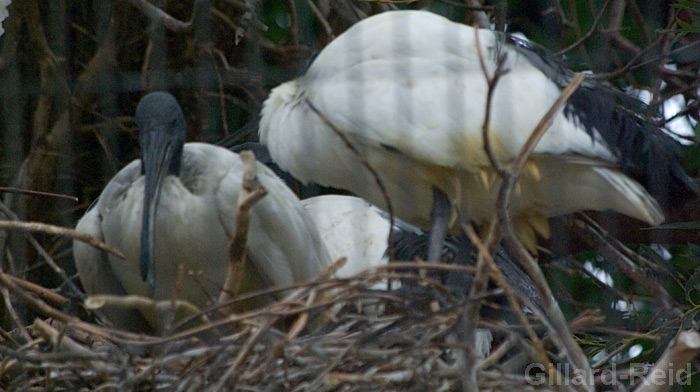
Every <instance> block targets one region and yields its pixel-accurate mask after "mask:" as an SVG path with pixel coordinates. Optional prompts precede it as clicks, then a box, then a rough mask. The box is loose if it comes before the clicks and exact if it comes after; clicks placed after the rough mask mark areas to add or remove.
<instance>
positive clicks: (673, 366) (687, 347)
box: [635, 331, 700, 392]
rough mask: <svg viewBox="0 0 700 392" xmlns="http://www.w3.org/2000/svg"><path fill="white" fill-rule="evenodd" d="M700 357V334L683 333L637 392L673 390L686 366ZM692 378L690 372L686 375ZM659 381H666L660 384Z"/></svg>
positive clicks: (693, 332)
mask: <svg viewBox="0 0 700 392" xmlns="http://www.w3.org/2000/svg"><path fill="white" fill-rule="evenodd" d="M697 355H700V334H699V333H698V332H695V331H683V332H681V333H679V334H678V336H676V339H675V340H674V341H673V342H672V343H671V344H670V345H669V346H668V347H667V348H666V351H664V353H663V355H662V356H661V358H659V360H658V361H656V365H654V367H653V368H652V369H651V371H650V372H649V373H648V374H647V376H646V377H645V378H644V382H643V383H642V385H640V386H639V388H637V389H636V390H635V392H663V391H667V390H669V389H670V388H671V386H672V385H673V384H674V383H677V382H679V381H680V380H678V379H677V377H679V376H680V375H681V371H682V370H685V369H683V368H684V367H685V366H687V365H689V362H690V361H692V360H693V359H694V358H695V357H696V356H697ZM685 375H686V376H688V377H689V376H690V372H687V373H685ZM659 379H661V380H664V381H666V382H665V383H660V382H659Z"/></svg>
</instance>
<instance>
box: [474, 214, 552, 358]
mask: <svg viewBox="0 0 700 392" xmlns="http://www.w3.org/2000/svg"><path fill="white" fill-rule="evenodd" d="M464 229H465V232H466V233H467V236H469V239H470V240H471V241H472V243H473V244H474V246H476V248H477V249H478V250H479V255H482V254H483V255H484V258H485V259H486V260H487V261H488V265H489V268H490V272H491V278H492V279H493V280H494V281H495V282H496V284H497V285H498V286H499V287H501V288H502V289H503V291H504V292H505V293H506V298H507V299H508V304H509V305H510V308H511V309H512V310H513V312H515V314H516V315H517V316H518V321H519V322H520V325H521V326H522V327H523V329H524V330H525V332H526V333H527V335H528V337H529V338H530V340H531V341H532V344H533V345H534V346H535V350H536V352H537V354H538V357H539V358H538V359H539V360H540V361H541V362H542V363H549V358H548V357H547V352H546V351H545V349H544V346H543V345H542V341H541V340H540V338H539V337H538V336H537V333H535V330H534V329H533V328H532V325H530V322H529V321H528V319H527V317H526V316H525V313H523V310H522V308H521V307H520V304H519V303H518V300H517V294H516V293H515V290H513V287H512V286H511V285H510V284H509V283H508V282H507V281H506V280H505V278H504V277H503V273H502V272H501V270H500V269H499V268H498V266H497V265H496V263H495V262H494V260H493V257H491V253H490V252H489V251H488V249H487V248H486V247H485V246H484V244H483V243H482V242H481V239H480V238H479V236H478V235H476V232H475V231H474V229H473V228H472V227H471V226H466V227H465V228H464ZM531 310H532V312H533V313H540V312H539V311H538V310H537V309H536V307H535V306H533V307H532V309H531ZM542 319H543V322H546V320H544V318H542Z"/></svg>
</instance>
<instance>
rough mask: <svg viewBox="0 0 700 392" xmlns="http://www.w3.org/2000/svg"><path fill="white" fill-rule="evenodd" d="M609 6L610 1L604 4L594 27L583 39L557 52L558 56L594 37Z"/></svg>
mask: <svg viewBox="0 0 700 392" xmlns="http://www.w3.org/2000/svg"><path fill="white" fill-rule="evenodd" d="M608 4H610V0H606V1H605V4H603V8H602V9H601V10H600V12H599V13H598V15H596V17H595V19H593V25H591V28H590V29H589V30H588V32H586V34H584V35H583V36H582V37H581V38H579V39H577V40H576V41H575V42H574V43H572V44H571V45H569V46H567V47H565V48H564V49H561V50H560V51H558V52H557V55H559V56H561V55H563V54H565V53H567V52H569V51H570V50H572V49H574V48H576V47H577V46H579V45H581V44H582V43H583V41H585V40H586V39H588V38H589V37H590V36H591V35H593V32H594V31H596V29H598V25H599V24H600V21H601V19H603V14H604V13H605V10H606V9H607V8H608Z"/></svg>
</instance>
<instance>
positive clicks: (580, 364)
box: [497, 74, 592, 389]
mask: <svg viewBox="0 0 700 392" xmlns="http://www.w3.org/2000/svg"><path fill="white" fill-rule="evenodd" d="M584 78H585V76H584V75H583V74H576V75H575V76H574V77H573V79H572V80H571V82H569V84H568V85H567V86H566V88H564V89H563V90H562V92H561V94H560V95H559V98H557V100H556V101H555V102H554V104H553V105H552V107H551V108H550V109H549V111H547V113H546V114H545V115H544V116H543V117H542V119H541V120H540V122H539V123H538V124H537V126H536V127H535V129H534V130H533V132H532V134H531V135H530V137H529V138H528V140H527V142H526V143H525V145H523V148H522V149H521V151H520V153H519V154H518V156H517V157H516V159H515V161H514V162H513V163H512V164H511V166H510V168H509V170H508V172H509V173H508V175H507V176H506V177H505V178H503V185H502V186H501V188H500V190H499V195H498V201H499V208H498V209H497V211H498V212H500V211H502V212H503V217H502V219H503V224H502V225H500V226H501V228H502V229H503V231H504V233H503V234H504V241H505V243H506V245H507V246H508V247H509V249H510V250H512V251H513V252H515V254H516V256H517V259H518V261H519V262H520V264H521V266H522V267H523V268H524V269H525V271H526V272H527V274H528V275H529V276H530V277H531V278H532V280H533V283H534V284H535V287H536V288H537V291H538V293H539V294H540V297H541V298H542V302H543V305H544V308H545V309H546V311H547V314H548V315H549V317H550V319H551V323H552V326H553V327H554V328H555V331H553V332H554V333H553V335H552V339H554V340H555V341H557V340H559V341H560V342H561V343H562V344H563V348H564V349H565V354H566V355H567V356H568V357H569V359H570V360H571V363H572V364H573V365H574V366H575V369H574V370H575V371H582V372H583V373H581V374H585V375H588V374H590V365H589V363H588V359H587V358H586V356H585V355H584V354H583V351H582V350H581V347H579V345H578V344H577V343H576V341H575V340H574V338H573V335H572V334H571V332H570V331H569V328H568V326H567V323H566V318H565V317H564V315H563V313H562V311H561V309H560V308H559V304H557V302H556V300H554V297H553V296H552V291H551V289H550V288H549V285H548V284H547V280H546V278H545V277H544V274H543V273H542V270H541V269H540V267H539V266H538V265H537V262H536V261H535V260H534V258H533V257H532V256H531V255H530V253H529V252H528V251H527V250H526V249H525V247H524V246H523V245H522V244H521V243H520V242H519V241H518V240H517V239H516V236H515V234H514V233H513V228H512V225H511V222H510V217H509V214H508V210H507V206H508V205H509V204H510V200H511V199H512V196H513V189H514V188H515V185H516V184H517V182H518V179H519V177H520V173H521V172H522V169H523V167H524V166H525V163H526V162H527V159H528V157H529V156H530V154H531V153H532V151H533V150H534V148H535V146H536V145H537V143H538V142H539V141H540V139H541V138H542V136H544V133H545V132H546V131H547V129H548V128H549V126H550V125H551V122H552V120H553V118H554V115H555V114H556V113H557V112H558V111H559V109H560V108H561V107H562V106H563V105H564V103H565V102H566V101H567V100H568V99H569V97H570V96H571V95H572V94H573V93H574V92H575V91H576V89H577V88H578V86H579V85H580V84H581V83H582V82H583V80H584ZM560 348H562V347H560ZM550 370H553V369H550ZM550 373H551V374H556V373H552V372H550ZM582 387H583V388H586V387H588V388H586V389H590V388H591V387H592V386H586V385H582Z"/></svg>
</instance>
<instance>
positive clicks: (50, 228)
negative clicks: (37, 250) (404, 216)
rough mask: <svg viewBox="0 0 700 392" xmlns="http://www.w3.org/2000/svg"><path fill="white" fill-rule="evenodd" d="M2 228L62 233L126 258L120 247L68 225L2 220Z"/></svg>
mask: <svg viewBox="0 0 700 392" xmlns="http://www.w3.org/2000/svg"><path fill="white" fill-rule="evenodd" d="M0 230H22V231H30V232H41V233H46V234H53V235H62V236H65V237H69V238H72V239H74V240H78V241H80V242H84V243H86V244H88V245H90V246H92V247H94V248H97V249H99V250H102V251H105V252H108V253H111V254H113V255H115V256H117V257H119V258H120V259H124V255H123V254H122V253H121V252H120V251H119V249H117V248H113V247H111V246H109V245H107V244H105V243H104V242H102V241H100V240H98V239H97V238H95V237H93V236H91V235H89V234H85V233H81V232H79V231H75V230H73V229H69V228H67V227H61V226H55V225H50V224H47V223H40V222H18V221H9V220H0Z"/></svg>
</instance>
